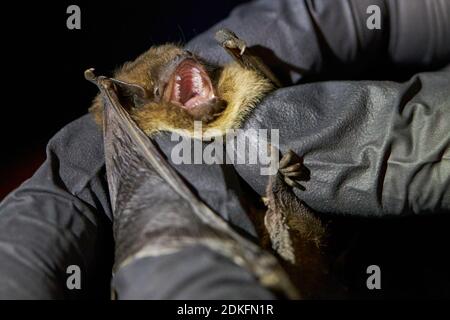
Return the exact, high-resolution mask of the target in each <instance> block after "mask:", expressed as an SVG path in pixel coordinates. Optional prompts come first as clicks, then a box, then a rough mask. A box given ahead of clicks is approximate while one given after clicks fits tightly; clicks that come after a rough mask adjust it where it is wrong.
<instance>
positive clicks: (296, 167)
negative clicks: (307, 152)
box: [278, 150, 308, 190]
mask: <svg viewBox="0 0 450 320" xmlns="http://www.w3.org/2000/svg"><path fill="white" fill-rule="evenodd" d="M278 172H279V173H280V174H281V176H282V177H283V180H284V182H286V184H287V185H288V186H290V187H292V188H298V189H300V190H305V187H303V186H302V185H301V184H300V183H299V181H302V180H305V178H306V177H307V176H308V169H307V168H306V167H305V166H304V165H303V158H302V157H299V156H298V155H297V154H296V153H295V152H294V151H292V150H289V151H288V152H287V153H286V154H284V155H283V157H282V158H281V160H280V164H279V169H278Z"/></svg>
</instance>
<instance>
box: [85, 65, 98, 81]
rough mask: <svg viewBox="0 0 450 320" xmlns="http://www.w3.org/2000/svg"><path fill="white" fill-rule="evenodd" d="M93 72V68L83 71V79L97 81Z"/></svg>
mask: <svg viewBox="0 0 450 320" xmlns="http://www.w3.org/2000/svg"><path fill="white" fill-rule="evenodd" d="M94 71H95V69H94V68H90V69H87V70H86V71H84V78H85V79H86V80H88V81H95V79H97V76H96V75H95V73H94Z"/></svg>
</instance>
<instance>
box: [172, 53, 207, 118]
mask: <svg viewBox="0 0 450 320" xmlns="http://www.w3.org/2000/svg"><path fill="white" fill-rule="evenodd" d="M164 98H165V99H166V100H167V101H170V102H172V103H176V104H179V105H181V107H183V108H185V109H193V108H196V107H198V106H202V105H206V104H209V103H210V102H211V101H212V100H213V99H214V98H215V95H214V89H213V86H212V83H211V80H210V78H209V76H208V74H207V73H206V71H205V69H204V68H203V66H202V65H201V64H200V63H198V62H197V61H195V60H194V59H190V58H187V59H184V60H183V61H182V62H181V63H180V64H179V65H178V66H177V67H176V69H175V71H174V73H173V74H172V75H171V76H170V79H169V82H168V83H167V86H166V88H165V90H164Z"/></svg>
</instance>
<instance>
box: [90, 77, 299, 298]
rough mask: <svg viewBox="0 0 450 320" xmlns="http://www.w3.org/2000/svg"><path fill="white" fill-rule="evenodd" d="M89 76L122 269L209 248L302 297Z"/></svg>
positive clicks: (108, 87) (105, 83)
mask: <svg viewBox="0 0 450 320" xmlns="http://www.w3.org/2000/svg"><path fill="white" fill-rule="evenodd" d="M85 76H86V78H87V79H88V80H90V81H92V82H94V83H95V84H96V85H97V86H98V87H99V89H100V91H101V94H102V96H103V99H104V105H105V112H104V125H103V130H104V146H105V162H106V172H107V178H108V186H109V191H110V197H111V205H112V208H113V214H114V237H115V241H116V266H115V268H116V269H117V268H118V267H122V266H123V265H125V264H127V263H129V262H131V261H133V260H134V259H137V258H140V257H145V256H159V255H162V254H167V253H171V252H176V251H178V250H180V249H182V248H184V247H187V246H192V245H204V246H206V247H209V248H210V249H212V250H214V251H216V252H218V253H220V254H222V255H224V256H226V257H227V258H229V259H231V260H232V261H234V262H235V263H236V264H238V265H240V266H242V267H244V268H246V269H247V270H249V271H250V272H251V273H252V274H254V275H255V277H256V278H258V279H259V280H260V282H261V283H262V284H263V285H265V286H267V287H270V288H271V289H273V290H276V291H280V292H282V293H284V294H285V295H287V296H288V297H290V298H298V297H299V295H298V293H297V292H296V290H295V289H294V287H293V286H292V284H291V282H290V280H289V279H288V278H287V276H286V274H285V273H284V271H283V270H282V269H281V267H280V266H279V264H278V261H277V260H276V259H275V257H274V256H272V255H271V254H269V253H267V252H265V251H264V250H262V249H261V248H260V247H258V246H257V245H255V244H254V243H252V242H250V241H249V240H247V239H246V238H243V237H242V236H241V235H239V234H238V233H237V232H235V231H234V230H233V229H232V228H231V227H230V226H229V225H228V224H227V222H226V221H225V220H223V219H222V218H221V217H220V216H219V215H217V214H216V213H215V212H213V211H212V210H211V209H210V208H209V207H208V206H207V205H206V204H205V203H204V202H203V201H201V200H200V199H199V198H198V197H197V196H196V195H195V194H194V193H193V192H192V191H191V189H190V188H189V187H188V185H187V184H186V183H185V182H184V181H183V180H182V179H181V177H180V176H179V175H178V173H177V172H176V171H175V170H174V169H173V168H172V166H171V165H170V164H169V163H168V162H167V161H166V159H165V157H164V156H163V155H162V153H161V152H160V151H159V149H158V147H157V146H156V145H155V144H154V143H153V141H152V140H151V139H150V138H149V137H147V136H146V135H145V134H144V133H143V132H142V131H141V130H140V129H139V127H137V125H136V124H135V123H134V121H133V120H132V119H131V118H130V116H129V114H128V112H127V111H126V110H125V109H124V108H123V107H122V106H121V103H120V100H119V97H118V96H117V94H116V91H115V89H114V84H113V81H111V80H110V79H108V78H106V77H95V76H94V74H93V70H92V69H90V70H87V71H86V73H85Z"/></svg>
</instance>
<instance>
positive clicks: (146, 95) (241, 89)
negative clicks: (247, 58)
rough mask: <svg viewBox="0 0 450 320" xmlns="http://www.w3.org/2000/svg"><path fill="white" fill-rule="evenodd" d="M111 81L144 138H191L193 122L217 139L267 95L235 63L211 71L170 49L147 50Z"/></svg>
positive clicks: (262, 82) (260, 81)
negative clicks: (175, 135) (156, 134)
mask: <svg viewBox="0 0 450 320" xmlns="http://www.w3.org/2000/svg"><path fill="white" fill-rule="evenodd" d="M114 79H115V85H116V88H117V92H118V95H119V98H120V99H121V102H122V104H123V105H124V107H125V108H126V109H127V110H128V111H129V112H130V114H131V116H132V117H133V119H134V120H135V121H136V122H137V124H138V126H139V127H140V128H141V129H142V130H144V131H145V132H146V133H147V134H149V135H150V134H152V133H154V132H157V131H173V132H177V133H180V134H183V135H192V133H193V128H194V121H201V122H202V127H203V131H206V130H209V129H215V130H216V133H215V134H214V135H217V134H223V133H225V131H226V130H227V129H230V128H236V127H238V126H239V125H240V123H241V121H242V119H243V118H244V117H245V115H246V114H247V113H248V112H249V111H250V110H251V108H252V107H253V106H254V105H255V104H256V102H257V101H259V99H261V98H262V97H263V96H264V95H265V94H266V93H267V92H269V91H270V90H271V89H272V84H271V83H270V81H268V80H267V79H265V78H264V77H262V76H261V75H259V74H258V73H257V72H255V71H251V70H248V69H244V68H242V67H240V66H239V65H238V64H236V63H231V64H229V65H225V66H215V65H211V64H208V63H206V62H205V61H204V60H203V59H202V58H201V57H200V56H198V55H194V54H192V53H190V52H189V51H186V50H184V49H182V48H181V47H178V46H176V45H171V44H169V45H162V46H157V47H152V48H151V49H150V50H148V51H147V52H145V53H144V54H142V55H141V56H139V57H138V58H137V59H136V60H135V61H133V62H128V63H125V64H124V65H123V66H122V68H121V69H120V70H118V71H117V72H116V74H115V78H114ZM217 130H218V131H217ZM218 132H220V133H218Z"/></svg>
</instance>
